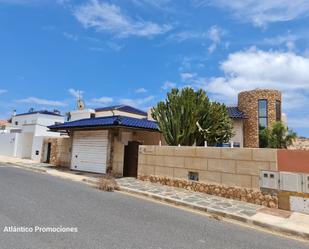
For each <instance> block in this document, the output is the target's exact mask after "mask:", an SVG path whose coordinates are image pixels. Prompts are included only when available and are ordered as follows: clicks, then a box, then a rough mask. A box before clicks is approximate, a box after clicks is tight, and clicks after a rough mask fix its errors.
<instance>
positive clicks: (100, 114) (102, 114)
mask: <svg viewBox="0 0 309 249" xmlns="http://www.w3.org/2000/svg"><path fill="white" fill-rule="evenodd" d="M114 115H121V116H126V117H131V118H139V119H143V118H147V115H146V116H144V115H138V114H134V113H129V112H122V111H118V110H113V111H98V112H96V114H95V116H96V117H97V118H98V117H108V116H114Z"/></svg>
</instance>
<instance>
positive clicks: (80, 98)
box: [77, 91, 85, 110]
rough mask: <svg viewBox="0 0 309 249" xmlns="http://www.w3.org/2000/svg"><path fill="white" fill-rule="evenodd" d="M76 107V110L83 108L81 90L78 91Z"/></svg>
mask: <svg viewBox="0 0 309 249" xmlns="http://www.w3.org/2000/svg"><path fill="white" fill-rule="evenodd" d="M77 109H78V110H84V109H85V102H84V100H83V99H82V96H81V91H78V97H77Z"/></svg>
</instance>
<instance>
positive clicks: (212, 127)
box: [197, 102, 234, 146]
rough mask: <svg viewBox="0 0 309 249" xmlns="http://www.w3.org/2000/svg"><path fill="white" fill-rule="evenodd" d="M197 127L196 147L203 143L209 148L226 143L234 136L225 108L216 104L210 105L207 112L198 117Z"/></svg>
mask: <svg viewBox="0 0 309 249" xmlns="http://www.w3.org/2000/svg"><path fill="white" fill-rule="evenodd" d="M197 126H198V129H199V133H200V134H199V135H198V139H197V144H198V145H202V144H203V142H204V141H207V144H208V145H210V146H216V145H218V144H222V143H227V142H229V141H230V139H231V137H232V136H233V135H234V133H233V123H232V120H231V118H230V117H229V115H228V112H227V109H226V106H225V105H223V104H220V103H217V102H212V103H210V106H209V108H208V110H205V111H204V112H203V115H201V116H200V119H199V120H198V122H197Z"/></svg>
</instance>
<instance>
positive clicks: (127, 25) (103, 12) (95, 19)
mask: <svg viewBox="0 0 309 249" xmlns="http://www.w3.org/2000/svg"><path fill="white" fill-rule="evenodd" d="M74 15H75V17H76V18H77V20H78V21H79V22H80V23H81V24H82V25H83V26H84V27H85V28H96V29H97V30H98V31H107V32H110V33H114V34H116V35H118V36H119V37H128V36H140V37H151V36H154V35H159V34H163V33H166V32H168V31H169V30H170V29H171V28H172V27H171V26H170V25H167V24H163V25H159V24H157V23H154V22H149V21H144V20H142V19H140V18H139V19H136V20H133V19H132V18H130V17H129V16H126V15H125V14H124V13H123V12H122V11H121V9H120V8H119V7H118V6H116V5H113V4H109V3H107V2H105V1H98V0H91V1H89V2H88V3H86V4H83V5H81V6H79V7H77V8H76V9H75V11H74Z"/></svg>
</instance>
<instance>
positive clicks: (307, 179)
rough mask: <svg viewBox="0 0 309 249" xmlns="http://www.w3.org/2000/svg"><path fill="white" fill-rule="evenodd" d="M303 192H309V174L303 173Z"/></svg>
mask: <svg viewBox="0 0 309 249" xmlns="http://www.w3.org/2000/svg"><path fill="white" fill-rule="evenodd" d="M303 192H304V193H309V174H303ZM308 204H309V201H308ZM308 208H309V207H308Z"/></svg>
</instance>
